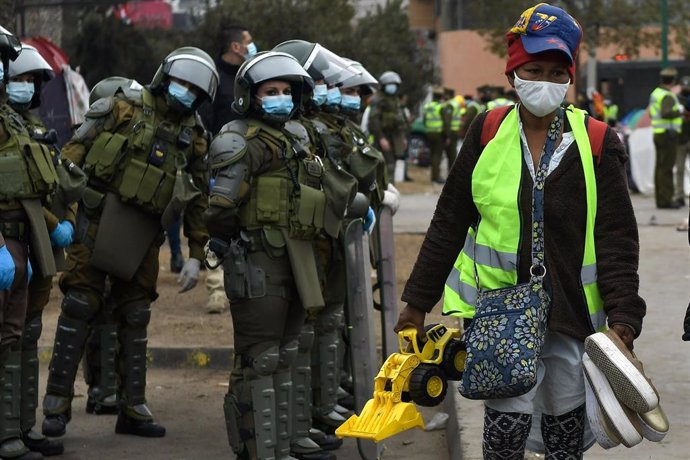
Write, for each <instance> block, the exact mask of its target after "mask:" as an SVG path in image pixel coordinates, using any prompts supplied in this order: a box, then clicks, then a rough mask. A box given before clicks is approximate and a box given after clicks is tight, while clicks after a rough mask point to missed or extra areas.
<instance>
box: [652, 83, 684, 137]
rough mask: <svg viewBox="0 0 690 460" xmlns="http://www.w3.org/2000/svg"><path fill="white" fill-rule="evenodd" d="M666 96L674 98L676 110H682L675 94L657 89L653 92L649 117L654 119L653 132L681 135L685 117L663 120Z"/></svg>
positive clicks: (663, 89)
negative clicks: (662, 102)
mask: <svg viewBox="0 0 690 460" xmlns="http://www.w3.org/2000/svg"><path fill="white" fill-rule="evenodd" d="M666 96H670V97H672V98H673V104H674V110H680V103H679V102H678V98H677V97H676V95H675V94H674V93H673V92H671V91H669V90H667V89H665V88H657V89H655V90H654V91H652V94H651V95H650V96H649V115H650V116H651V118H652V131H653V132H654V134H659V133H663V132H664V131H675V132H677V133H679V132H681V130H682V128H683V117H681V116H678V117H674V118H661V101H663V100H664V98H665V97H666Z"/></svg>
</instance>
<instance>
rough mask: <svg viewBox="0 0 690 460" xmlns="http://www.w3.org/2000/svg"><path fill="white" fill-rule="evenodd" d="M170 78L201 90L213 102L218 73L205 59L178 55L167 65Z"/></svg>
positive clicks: (189, 55) (190, 55) (191, 55)
mask: <svg viewBox="0 0 690 460" xmlns="http://www.w3.org/2000/svg"><path fill="white" fill-rule="evenodd" d="M166 66H167V67H168V68H167V69H166V70H167V71H166V73H167V74H168V76H170V77H175V78H177V79H179V80H184V81H186V82H189V83H191V84H193V85H194V86H196V87H198V88H199V89H201V90H202V91H203V92H204V93H206V95H207V96H208V97H209V98H210V99H211V100H213V99H214V98H215V97H216V88H217V87H218V73H217V72H216V70H215V69H213V68H212V67H211V66H210V65H209V64H208V62H206V61H205V60H204V59H202V58H200V57H198V56H194V55H193V54H178V55H176V56H173V57H171V58H170V61H168V62H167V63H166Z"/></svg>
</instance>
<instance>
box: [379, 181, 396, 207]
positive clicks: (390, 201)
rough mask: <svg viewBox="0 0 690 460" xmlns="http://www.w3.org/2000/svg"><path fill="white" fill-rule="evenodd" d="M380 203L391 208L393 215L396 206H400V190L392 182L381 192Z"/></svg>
mask: <svg viewBox="0 0 690 460" xmlns="http://www.w3.org/2000/svg"><path fill="white" fill-rule="evenodd" d="M381 203H382V204H383V205H384V206H388V207H389V208H391V212H392V213H393V215H395V213H396V212H398V208H399V207H400V192H399V191H398V189H397V188H395V187H394V186H393V184H388V188H387V189H386V190H385V191H384V192H383V201H382V202H381Z"/></svg>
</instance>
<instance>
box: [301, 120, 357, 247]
mask: <svg viewBox="0 0 690 460" xmlns="http://www.w3.org/2000/svg"><path fill="white" fill-rule="evenodd" d="M300 122H301V123H302V125H303V126H304V127H305V129H306V130H307V132H308V133H309V137H310V141H311V144H312V145H313V146H315V147H316V148H315V151H316V154H317V155H319V157H320V158H321V159H322V161H323V167H324V175H323V178H322V181H321V185H322V186H323V191H324V193H325V195H326V208H325V212H324V231H325V232H326V233H327V234H328V235H329V236H330V237H332V238H337V237H338V236H339V235H340V231H341V227H342V223H343V221H344V220H345V214H346V211H347V208H348V206H349V205H350V203H351V202H352V201H353V200H354V197H355V194H356V193H357V187H358V184H359V182H358V180H357V179H356V178H355V177H354V176H353V175H352V174H350V173H349V172H348V171H347V170H346V168H345V165H344V164H343V162H342V160H341V158H339V157H338V156H337V155H335V154H333V153H332V152H330V151H329V150H328V149H329V147H328V144H327V140H328V138H329V136H330V135H331V131H330V130H329V129H328V126H327V125H326V124H325V123H324V122H323V121H321V120H320V119H319V118H318V117H317V116H315V117H313V118H302V119H300Z"/></svg>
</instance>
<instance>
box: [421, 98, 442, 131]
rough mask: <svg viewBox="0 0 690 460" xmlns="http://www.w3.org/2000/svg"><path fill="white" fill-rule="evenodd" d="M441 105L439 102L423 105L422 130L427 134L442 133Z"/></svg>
mask: <svg viewBox="0 0 690 460" xmlns="http://www.w3.org/2000/svg"><path fill="white" fill-rule="evenodd" d="M442 111H443V104H441V103H440V102H439V101H429V102H427V103H426V104H424V128H425V130H426V132H427V133H429V134H432V133H433V134H436V133H440V132H441V131H443V116H442V115H441V112H442Z"/></svg>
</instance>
